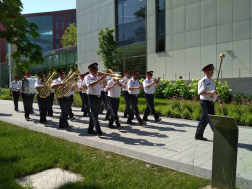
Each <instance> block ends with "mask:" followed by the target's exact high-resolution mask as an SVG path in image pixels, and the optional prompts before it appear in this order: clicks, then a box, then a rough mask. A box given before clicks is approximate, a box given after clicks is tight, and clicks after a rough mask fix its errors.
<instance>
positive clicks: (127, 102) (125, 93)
mask: <svg viewBox="0 0 252 189" xmlns="http://www.w3.org/2000/svg"><path fill="white" fill-rule="evenodd" d="M123 97H124V100H125V109H126V111H127V114H126V115H128V116H129V117H128V121H131V120H132V119H133V117H134V112H133V109H132V108H130V100H129V92H128V91H123Z"/></svg>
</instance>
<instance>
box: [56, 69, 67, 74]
mask: <svg viewBox="0 0 252 189" xmlns="http://www.w3.org/2000/svg"><path fill="white" fill-rule="evenodd" d="M65 71H66V70H65V69H64V68H60V69H58V70H57V73H62V72H65Z"/></svg>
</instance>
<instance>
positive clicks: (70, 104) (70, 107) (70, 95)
mask: <svg viewBox="0 0 252 189" xmlns="http://www.w3.org/2000/svg"><path fill="white" fill-rule="evenodd" d="M67 75H68V74H66V76H67ZM77 87H78V85H77V84H76V83H75V84H73V88H72V90H71V91H69V92H68V94H67V95H68V96H69V97H68V98H69V106H68V108H69V109H68V115H69V119H70V120H71V121H73V120H75V116H74V114H73V110H72V105H73V101H74V93H75V89H76V88H77Z"/></svg>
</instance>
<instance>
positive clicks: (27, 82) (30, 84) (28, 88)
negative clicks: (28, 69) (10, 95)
mask: <svg viewBox="0 0 252 189" xmlns="http://www.w3.org/2000/svg"><path fill="white" fill-rule="evenodd" d="M36 81H37V78H35V77H34V76H32V77H29V78H24V79H23V82H22V89H23V91H24V92H25V93H37V89H36V88H35V83H36Z"/></svg>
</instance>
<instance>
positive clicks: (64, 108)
mask: <svg viewBox="0 0 252 189" xmlns="http://www.w3.org/2000/svg"><path fill="white" fill-rule="evenodd" d="M57 72H58V75H59V78H58V79H55V80H54V81H53V82H52V85H51V86H52V89H56V88H58V87H60V86H65V85H66V83H65V82H62V80H64V79H65V78H66V74H65V69H64V68H60V69H58V70H57ZM73 90H74V89H73ZM69 96H70V94H69V93H68V94H67V95H66V96H65V97H62V98H59V97H57V100H58V103H59V105H60V109H61V114H60V119H59V128H65V129H66V130H67V131H70V130H71V129H72V127H71V126H69V123H68V121H67V118H68V111H69V105H70V103H69Z"/></svg>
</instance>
